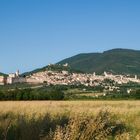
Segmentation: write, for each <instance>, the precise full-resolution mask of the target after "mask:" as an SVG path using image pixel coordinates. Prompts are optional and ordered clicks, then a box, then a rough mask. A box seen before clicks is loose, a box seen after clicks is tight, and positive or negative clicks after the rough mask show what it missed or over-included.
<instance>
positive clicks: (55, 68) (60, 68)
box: [22, 64, 82, 76]
mask: <svg viewBox="0 0 140 140" xmlns="http://www.w3.org/2000/svg"><path fill="white" fill-rule="evenodd" d="M46 70H49V71H56V72H62V71H63V70H64V71H68V72H70V73H73V72H76V73H82V72H81V71H79V70H75V69H72V68H71V67H69V66H68V67H66V66H63V65H57V64H56V65H50V66H45V67H43V68H39V69H35V70H33V71H30V72H26V73H23V74H22V76H29V75H31V74H34V73H38V72H43V71H46Z"/></svg>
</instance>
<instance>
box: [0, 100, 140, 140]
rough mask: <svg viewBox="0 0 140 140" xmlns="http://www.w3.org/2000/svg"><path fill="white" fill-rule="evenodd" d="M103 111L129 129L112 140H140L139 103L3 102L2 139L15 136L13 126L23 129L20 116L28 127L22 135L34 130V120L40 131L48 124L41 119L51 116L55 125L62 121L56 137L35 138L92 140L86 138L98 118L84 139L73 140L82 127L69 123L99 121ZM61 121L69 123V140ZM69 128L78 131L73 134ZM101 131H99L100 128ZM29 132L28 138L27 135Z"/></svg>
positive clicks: (0, 105)
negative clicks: (28, 130) (11, 128)
mask: <svg viewBox="0 0 140 140" xmlns="http://www.w3.org/2000/svg"><path fill="white" fill-rule="evenodd" d="M100 112H109V114H110V116H111V120H113V121H115V124H116V123H122V124H124V125H125V127H126V130H125V131H124V132H122V133H120V134H118V136H117V134H116V135H115V136H114V137H113V138H114V139H124V140H125V139H128V140H129V139H130V140H131V139H136V140H139V139H140V137H139V136H140V101H2V102H0V116H1V120H0V127H1V132H2V133H1V134H3V137H2V138H3V139H4V138H5V137H7V139H10V138H11V137H12V136H10V132H9V131H13V130H10V127H11V126H12V125H13V124H14V125H13V126H14V127H16V128H18V129H19V127H21V126H20V123H19V120H20V119H19V118H21V117H20V116H22V118H24V119H23V120H24V121H23V122H24V123H25V122H26V123H25V124H26V125H25V124H24V125H25V126H24V127H23V126H22V128H20V129H21V132H22V129H23V128H24V129H25V128H26V127H29V125H30V127H32V126H31V124H30V123H29V122H30V121H32V120H33V121H32V125H34V124H36V123H38V124H39V123H40V124H39V125H38V124H37V126H38V127H37V126H35V127H37V128H38V129H37V130H41V128H40V127H42V124H45V122H43V121H44V120H43V121H42V122H38V121H39V119H41V120H42V118H45V117H46V114H49V117H50V118H51V119H50V120H51V121H52V122H56V119H55V118H57V121H60V122H59V123H58V124H57V122H56V124H55V126H56V127H55V129H54V130H55V132H54V133H53V136H52V137H51V136H50V137H48V136H44V137H40V136H39V137H38V138H36V139H44V140H45V139H46V140H47V139H48V140H49V139H50V140H51V139H55V140H62V139H65V140H66V139H69V140H77V139H79V140H86V139H87V140H90V139H91V137H88V138H86V135H88V133H87V130H88V129H89V124H90V125H91V123H93V125H94V124H95V123H96V121H95V119H94V121H91V120H90V121H89V120H88V125H87V126H88V127H87V128H88V129H87V130H84V132H85V136H83V135H80V136H79V137H78V138H76V137H73V135H75V136H76V135H77V134H79V128H77V125H79V124H76V123H72V122H73V121H70V120H75V121H76V122H78V121H79V123H81V124H82V123H83V120H84V121H85V120H86V119H87V118H92V117H93V118H96V119H98V117H99V114H100ZM8 114H10V115H8ZM3 116H4V117H3ZM5 116H6V117H5ZM10 117H11V118H10ZM17 118H18V119H17ZM63 119H64V120H63ZM67 119H68V122H67ZM50 120H49V121H50ZM105 120H108V119H105ZM20 121H21V120H20ZM61 121H62V122H65V121H66V124H67V128H65V133H66V131H68V130H69V138H68V137H66V134H64V132H63V131H64V128H63V124H61ZM97 121H98V120H97ZM17 122H18V125H16V124H17ZM27 122H28V123H29V125H28V124H27ZM85 122H86V121H85ZM101 122H102V121H101ZM103 122H104V121H103ZM74 124H75V125H74ZM8 125H9V130H7V133H6V132H5V135H4V130H5V128H7V127H8ZM22 125H23V124H22ZM49 125H50V124H49ZM51 125H52V124H51ZM93 125H92V127H91V126H90V129H92V130H93ZM71 126H73V128H71ZM85 126H86V125H85ZM104 126H105V125H104ZM53 127H54V126H52V128H53ZM79 127H81V125H79ZM94 127H95V126H94ZM68 128H69V129H68ZM70 128H71V129H72V130H75V131H77V132H71V131H70V130H71V129H70ZM102 128H103V127H102ZM67 129H68V130H67ZM98 129H99V130H100V128H98ZM35 130H36V129H35ZM96 130H97V128H96ZM14 131H15V130H14ZM80 131H81V130H80ZM89 131H91V130H89ZM16 132H17V131H16ZM8 133H9V134H8ZM11 133H12V132H11ZM26 133H27V135H28V132H26ZM32 133H33V132H32ZM49 133H50V132H49ZM71 133H72V134H71ZM73 133H74V134H73ZM76 133H77V134H76ZM93 133H95V132H93ZM82 134H83V132H82ZM8 135H9V136H8ZM22 135H23V134H22ZM27 135H26V136H27ZM46 135H48V134H46ZM49 135H50V134H49ZM92 135H93V134H92ZM113 138H110V139H113ZM13 139H16V137H14V138H13ZM17 139H18V138H17ZM20 139H35V138H32V136H31V134H30V136H28V137H24V136H21V137H20ZM95 139H109V137H107V136H106V135H105V137H102V136H101V137H99V138H98V137H97V138H95Z"/></svg>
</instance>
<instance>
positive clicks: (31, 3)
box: [0, 0, 140, 73]
mask: <svg viewBox="0 0 140 140" xmlns="http://www.w3.org/2000/svg"><path fill="white" fill-rule="evenodd" d="M113 48H130V49H137V50H140V1H139V0H0V52H1V53H0V71H2V72H6V73H9V72H14V71H16V70H17V69H20V70H21V72H25V71H30V70H33V69H35V68H38V67H42V66H45V65H47V64H48V63H55V62H58V61H59V60H62V59H64V58H66V57H69V56H72V55H75V54H78V53H86V52H97V51H98V52H102V51H104V50H108V49H113Z"/></svg>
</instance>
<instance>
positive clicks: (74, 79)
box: [0, 70, 140, 86]
mask: <svg viewBox="0 0 140 140" xmlns="http://www.w3.org/2000/svg"><path fill="white" fill-rule="evenodd" d="M106 79H109V80H111V81H114V82H115V83H117V84H124V83H128V82H135V83H140V79H139V78H138V77H137V76H136V75H135V76H134V77H128V76H125V75H113V74H108V73H107V72H104V73H103V74H102V75H96V73H93V74H83V73H69V72H68V71H61V72H57V71H48V70H46V71H43V72H38V73H34V74H32V75H29V76H26V77H21V76H20V74H19V71H17V72H16V73H13V74H9V76H8V77H4V76H0V85H5V84H14V83H31V84H39V83H46V84H48V85H79V84H82V85H86V86H97V85H100V84H101V83H103V82H104V81H105V80H106Z"/></svg>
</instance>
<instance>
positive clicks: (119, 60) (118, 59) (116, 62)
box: [58, 49, 140, 74]
mask: <svg viewBox="0 0 140 140" xmlns="http://www.w3.org/2000/svg"><path fill="white" fill-rule="evenodd" d="M65 63H68V64H69V65H70V66H71V67H72V68H73V69H77V70H81V71H83V72H87V73H92V72H96V73H99V74H101V73H103V72H104V71H111V72H113V73H118V74H140V51H136V50H129V49H113V50H109V51H105V52H103V53H87V54H79V55H76V56H73V57H71V58H67V59H65V60H63V61H61V62H59V63H58V64H65Z"/></svg>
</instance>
